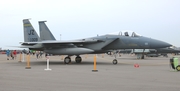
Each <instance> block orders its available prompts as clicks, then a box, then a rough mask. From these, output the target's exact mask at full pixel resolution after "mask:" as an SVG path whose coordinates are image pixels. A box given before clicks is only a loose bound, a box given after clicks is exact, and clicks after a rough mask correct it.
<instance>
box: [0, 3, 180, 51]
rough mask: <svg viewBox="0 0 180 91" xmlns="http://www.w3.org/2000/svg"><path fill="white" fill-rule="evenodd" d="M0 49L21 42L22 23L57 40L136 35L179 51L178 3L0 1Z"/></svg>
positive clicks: (179, 7)
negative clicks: (118, 33)
mask: <svg viewBox="0 0 180 91" xmlns="http://www.w3.org/2000/svg"><path fill="white" fill-rule="evenodd" d="M0 2H1V3H0V32H1V35H0V42H1V43H0V47H2V48H7V46H19V45H20V44H19V42H22V41H24V37H23V24H22V20H23V19H27V18H31V20H30V22H31V23H32V25H33V26H34V28H35V30H36V31H37V32H38V33H39V26H38V21H42V20H47V22H46V24H47V26H48V27H49V29H50V30H51V31H52V33H53V34H54V36H55V38H56V39H57V40H59V39H60V34H61V35H62V37H61V38H62V40H71V39H80V38H87V37H93V36H96V35H97V34H99V35H101V34H106V33H112V32H116V31H122V30H131V31H135V32H137V33H139V34H141V35H143V36H146V37H151V38H154V39H159V40H162V41H165V42H168V43H171V44H173V45H175V46H178V47H180V41H179V37H180V0H0Z"/></svg>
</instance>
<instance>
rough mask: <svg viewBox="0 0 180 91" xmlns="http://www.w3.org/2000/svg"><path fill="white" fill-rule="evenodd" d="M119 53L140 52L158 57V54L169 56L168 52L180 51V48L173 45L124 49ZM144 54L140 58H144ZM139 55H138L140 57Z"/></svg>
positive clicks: (138, 53)
mask: <svg viewBox="0 0 180 91" xmlns="http://www.w3.org/2000/svg"><path fill="white" fill-rule="evenodd" d="M119 53H135V54H137V55H138V56H139V55H140V54H144V55H146V56H150V57H153V56H155V57H158V56H161V55H163V56H165V57H167V53H175V54H177V53H180V50H178V49H175V48H172V47H166V48H157V49H145V50H143V49H123V50H119ZM144 55H141V58H140V59H143V58H144ZM138 56H137V57H138Z"/></svg>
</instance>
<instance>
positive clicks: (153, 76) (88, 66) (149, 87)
mask: <svg viewBox="0 0 180 91" xmlns="http://www.w3.org/2000/svg"><path fill="white" fill-rule="evenodd" d="M94 56H95V55H82V56H81V57H82V63H80V64H77V63H76V62H75V61H74V58H75V57H74V56H73V57H72V62H71V63H70V64H64V62H63V60H62V58H64V57H65V56H50V59H49V61H50V65H49V67H50V69H52V70H51V71H46V70H44V69H46V68H47V62H46V58H45V57H44V56H43V58H39V59H36V57H35V56H31V57H30V67H31V69H26V64H27V63H26V61H27V59H26V58H27V57H26V55H25V56H24V58H25V59H24V61H23V62H18V61H19V59H20V57H19V55H17V59H16V60H7V57H6V55H5V54H0V91H179V90H180V72H177V71H174V70H173V69H170V66H169V59H170V57H168V58H166V57H145V59H143V60H138V59H136V56H131V55H129V54H122V55H121V57H118V58H117V59H118V64H117V65H113V64H112V60H113V59H114V57H111V56H109V55H100V54H99V55H97V57H96V61H97V65H96V68H97V70H98V72H92V70H93V69H94V65H93V64H94ZM135 64H137V65H138V66H139V67H138V66H135Z"/></svg>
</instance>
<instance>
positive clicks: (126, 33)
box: [108, 31, 141, 37]
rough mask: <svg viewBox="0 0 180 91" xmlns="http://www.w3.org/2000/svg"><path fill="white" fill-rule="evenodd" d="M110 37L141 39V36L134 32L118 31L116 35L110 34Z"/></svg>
mask: <svg viewBox="0 0 180 91" xmlns="http://www.w3.org/2000/svg"><path fill="white" fill-rule="evenodd" d="M108 35H120V36H129V37H139V36H141V35H140V34H137V33H135V32H133V31H118V32H114V33H109V34H108Z"/></svg>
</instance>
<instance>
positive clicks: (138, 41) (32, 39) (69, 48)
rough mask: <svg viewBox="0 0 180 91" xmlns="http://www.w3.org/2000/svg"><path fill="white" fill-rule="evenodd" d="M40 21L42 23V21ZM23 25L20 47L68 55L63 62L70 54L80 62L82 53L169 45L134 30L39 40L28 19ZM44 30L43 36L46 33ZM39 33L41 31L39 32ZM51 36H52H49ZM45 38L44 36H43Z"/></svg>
mask: <svg viewBox="0 0 180 91" xmlns="http://www.w3.org/2000/svg"><path fill="white" fill-rule="evenodd" d="M40 23H43V22H42V21H41V22H40ZM23 26H24V42H22V43H21V48H29V49H30V50H31V49H33V50H42V51H44V52H46V53H50V54H57V55H68V56H67V57H65V59H64V63H65V64H69V63H70V62H71V58H70V56H73V55H75V56H76V58H75V61H76V62H77V63H80V62H81V61H82V58H81V57H80V55H82V54H98V53H106V52H108V51H110V50H117V49H155V48H163V47H169V46H171V44H169V43H166V42H163V41H160V40H156V39H152V38H147V37H143V36H141V35H139V34H137V33H135V32H131V35H130V33H129V32H128V31H120V32H117V33H116V34H115V33H111V34H106V35H101V36H95V37H90V38H83V39H77V40H67V41H62V40H46V39H45V40H44V39H42V40H40V38H39V37H38V36H37V33H36V32H35V30H34V28H33V27H32V25H31V23H30V22H29V20H28V19H24V20H23ZM46 27H47V26H44V27H43V26H41V27H40V29H41V30H40V31H46V32H47V30H48V31H49V29H48V28H46ZM46 32H44V33H45V34H44V35H43V36H48V35H46ZM40 34H41V33H40ZM51 37H52V36H51ZM44 38H46V37H44ZM113 64H117V59H116V57H115V59H114V60H113Z"/></svg>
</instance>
